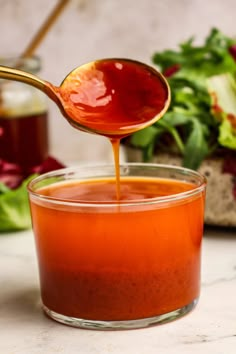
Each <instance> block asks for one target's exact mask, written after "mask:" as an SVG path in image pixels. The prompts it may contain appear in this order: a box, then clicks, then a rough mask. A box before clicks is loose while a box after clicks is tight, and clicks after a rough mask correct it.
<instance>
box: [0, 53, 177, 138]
mask: <svg viewBox="0 0 236 354" xmlns="http://www.w3.org/2000/svg"><path fill="white" fill-rule="evenodd" d="M0 78H3V79H9V80H16V81H21V82H24V83H26V84H29V85H32V86H34V87H36V88H38V89H39V90H41V91H43V92H44V93H45V94H46V95H47V96H49V98H50V99H52V100H53V101H54V102H55V103H56V104H57V106H58V107H59V109H60V111H61V112H62V114H63V116H64V117H65V118H66V119H67V120H68V122H69V123H70V124H71V125H72V126H74V127H75V128H76V129H79V130H82V131H86V132H89V133H95V134H100V135H105V136H108V137H118V138H122V137H125V136H127V135H129V134H131V133H134V132H135V131H137V130H140V129H143V128H145V127H147V126H149V125H151V124H153V123H154V122H156V121H157V120H158V119H160V118H161V117H162V116H163V114H164V113H165V112H166V110H167V109H168V106H169V103H170V89H169V85H168V83H167V81H166V79H165V78H164V77H163V76H162V74H161V73H159V72H158V71H156V70H155V69H154V68H152V67H150V66H148V65H146V64H143V63H141V62H138V61H135V60H130V59H102V60H97V61H93V62H90V63H87V64H84V65H82V66H79V67H77V68H76V69H75V70H73V71H72V72H70V73H69V74H68V75H67V76H66V77H65V79H64V80H63V81H62V83H61V85H60V86H59V87H57V86H54V85H53V84H51V83H49V82H48V81H44V80H42V79H40V78H38V77H37V76H35V75H32V74H30V73H26V72H24V71H22V70H18V69H13V68H9V67H4V66H0Z"/></svg>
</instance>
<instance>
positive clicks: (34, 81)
mask: <svg viewBox="0 0 236 354" xmlns="http://www.w3.org/2000/svg"><path fill="white" fill-rule="evenodd" d="M0 78H1V79H7V80H14V81H21V82H24V83H25V84H28V85H31V86H34V87H36V88H37V89H39V90H41V91H43V92H44V93H45V91H46V87H47V83H46V82H45V81H43V80H41V79H39V78H38V77H37V76H35V75H32V74H30V73H27V72H25V71H22V70H18V69H13V68H9V67H7V66H3V65H0Z"/></svg>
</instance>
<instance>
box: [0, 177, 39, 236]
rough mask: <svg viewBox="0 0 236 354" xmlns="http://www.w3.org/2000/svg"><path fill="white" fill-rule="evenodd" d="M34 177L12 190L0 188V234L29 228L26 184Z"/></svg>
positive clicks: (29, 218) (29, 219)
mask: <svg viewBox="0 0 236 354" xmlns="http://www.w3.org/2000/svg"><path fill="white" fill-rule="evenodd" d="M34 177H35V175H33V176H30V177H29V178H28V179H26V180H25V181H24V182H23V183H22V184H21V186H20V187H18V188H17V189H14V190H11V189H8V188H3V186H2V187H1V191H2V193H1V194H0V232H6V231H16V230H24V229H29V228H30V227H31V217H30V208H29V199H28V192H27V184H28V183H29V181H30V180H31V179H32V178H34Z"/></svg>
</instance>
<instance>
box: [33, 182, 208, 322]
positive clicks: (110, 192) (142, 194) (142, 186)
mask: <svg viewBox="0 0 236 354" xmlns="http://www.w3.org/2000/svg"><path fill="white" fill-rule="evenodd" d="M192 188H193V185H192V184H189V183H185V182H179V181H176V182H173V181H170V180H158V179H150V178H133V177H127V178H126V177H122V178H121V195H120V202H119V204H115V205H114V201H116V186H115V180H114V179H109V180H105V179H101V180H94V181H93V180H92V181H89V182H63V183H61V184H58V185H54V186H53V185H52V186H49V187H44V188H42V189H41V190H40V194H43V195H46V196H51V197H54V198H58V199H59V200H68V201H78V202H79V201H80V202H83V201H86V202H87V203H90V202H94V201H97V207H93V208H92V209H91V208H90V207H89V206H88V205H87V207H86V205H84V206H82V205H81V206H80V207H79V208H76V207H75V208H74V209H73V210H72V209H70V210H68V209H67V207H66V206H62V205H58V206H57V205H55V206H53V208H52V207H47V206H45V205H43V203H42V202H37V201H34V202H32V203H31V208H32V216H33V220H34V232H35V237H36V244H37V251H38V258H39V265H40V267H39V268H40V278H41V292H42V300H43V303H44V304H45V305H46V306H47V307H48V308H50V309H51V310H53V311H55V312H57V313H60V314H63V315H66V316H72V317H77V318H84V319H90V320H132V319H138V318H145V317H152V316H156V315H159V314H163V313H167V312H170V311H172V310H175V309H178V308H181V307H183V306H185V305H187V304H189V303H191V302H192V301H193V300H194V299H196V298H198V296H199V289H200V249H201V238H202V220H203V206H204V196H203V194H201V193H200V194H198V195H197V196H196V195H195V196H192V197H189V198H188V199H185V200H182V201H176V202H174V203H172V204H171V205H170V204H169V203H166V204H164V205H162V206H160V205H158V204H151V203H149V204H138V203H137V205H135V206H132V207H131V206H129V204H127V202H128V201H130V202H134V201H135V200H144V199H146V200H150V201H151V200H153V199H152V198H155V197H157V196H168V195H173V194H176V193H180V192H184V191H188V190H190V189H192ZM112 201H113V205H111V204H109V203H110V202H112ZM101 203H103V205H102V206H101V207H100V205H101ZM104 203H105V206H104ZM106 203H107V204H106Z"/></svg>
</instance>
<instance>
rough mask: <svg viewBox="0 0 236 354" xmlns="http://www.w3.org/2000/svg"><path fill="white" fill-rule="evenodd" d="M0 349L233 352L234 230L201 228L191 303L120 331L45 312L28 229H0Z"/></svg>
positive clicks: (15, 353) (28, 353)
mask: <svg viewBox="0 0 236 354" xmlns="http://www.w3.org/2000/svg"><path fill="white" fill-rule="evenodd" d="M0 284H1V287H0V339H1V340H0V353H1V354H46V353H47V354H53V353H58V354H77V353H82V354H86V353H88V354H121V353H122V354H126V353H127V354H132V353H134V354H157V353H161V354H180V353H181V354H185V353H186V354H190V353H191V354H195V353H198V354H199V353H201V354H205V353H206V354H211V353H212V354H235V353H236V230H225V229H221V230H217V229H208V228H207V229H206V230H205V236H204V240H203V257H202V291H201V297H200V301H199V304H198V306H197V307H196V309H195V310H194V311H193V312H192V313H190V314H189V315H187V316H186V317H183V318H182V319H179V320H177V321H175V322H171V323H168V324H165V325H161V326H156V327H152V328H149V329H139V330H131V331H119V332H112V331H111V332H100V331H91V330H80V329H75V328H71V327H66V326H64V325H61V324H58V323H56V322H54V321H52V320H50V319H48V318H46V317H45V316H44V315H43V313H42V312H41V309H40V295H39V282H38V272H37V263H36V255H35V249H34V239H33V234H32V232H31V231H27V232H18V233H12V234H0Z"/></svg>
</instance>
